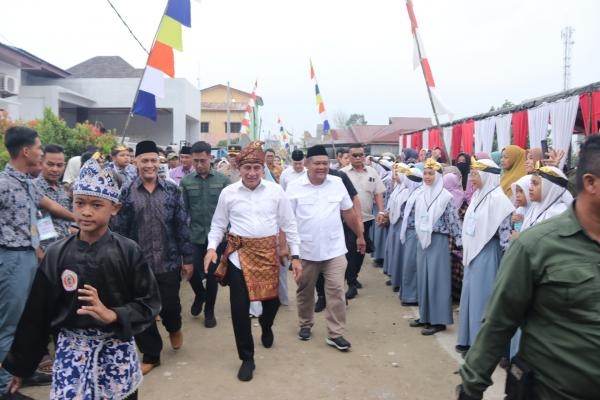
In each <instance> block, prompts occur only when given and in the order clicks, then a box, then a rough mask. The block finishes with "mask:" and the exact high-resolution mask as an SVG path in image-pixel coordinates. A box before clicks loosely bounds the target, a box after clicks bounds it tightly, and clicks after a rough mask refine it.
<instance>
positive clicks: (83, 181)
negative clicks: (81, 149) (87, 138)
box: [73, 157, 121, 203]
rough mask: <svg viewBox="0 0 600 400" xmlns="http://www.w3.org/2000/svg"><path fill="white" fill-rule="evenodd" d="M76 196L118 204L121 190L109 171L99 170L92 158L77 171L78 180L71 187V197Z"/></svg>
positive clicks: (98, 165)
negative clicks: (92, 197) (101, 199)
mask: <svg viewBox="0 0 600 400" xmlns="http://www.w3.org/2000/svg"><path fill="white" fill-rule="evenodd" d="M78 194H82V195H86V196H95V197H101V198H103V199H106V200H110V201H112V202H113V203H118V202H119V195H120V194H121V189H120V188H119V185H118V184H117V182H116V181H115V179H114V178H113V175H112V173H111V170H110V169H105V170H101V168H100V164H98V161H96V158H95V157H92V158H90V159H89V160H87V161H86V162H85V164H83V167H81V170H80V171H79V178H78V179H77V181H75V184H74V185H73V195H78Z"/></svg>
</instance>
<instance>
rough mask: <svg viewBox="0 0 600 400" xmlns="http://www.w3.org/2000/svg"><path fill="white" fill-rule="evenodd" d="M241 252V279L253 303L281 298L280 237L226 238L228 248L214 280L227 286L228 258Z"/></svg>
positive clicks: (229, 235) (234, 236) (228, 236)
mask: <svg viewBox="0 0 600 400" xmlns="http://www.w3.org/2000/svg"><path fill="white" fill-rule="evenodd" d="M234 251H237V252H238V255H239V258H240V264H241V267H242V275H243V276H244V281H245V282H246V288H247V289H248V297H249V298H250V301H261V300H270V299H274V298H277V297H278V296H279V259H278V256H277V236H276V235H273V236H267V237H262V238H246V237H241V236H236V235H231V234H227V247H226V248H225V252H224V253H223V256H222V257H221V262H220V263H219V266H218V267H217V269H216V271H215V277H216V278H217V281H219V282H220V283H221V284H226V283H225V282H226V280H227V279H226V276H227V268H228V259H229V255H230V254H231V253H233V252H234Z"/></svg>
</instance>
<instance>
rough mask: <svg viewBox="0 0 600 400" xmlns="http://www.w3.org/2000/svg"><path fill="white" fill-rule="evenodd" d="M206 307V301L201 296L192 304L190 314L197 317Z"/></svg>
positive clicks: (195, 298)
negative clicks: (203, 307)
mask: <svg viewBox="0 0 600 400" xmlns="http://www.w3.org/2000/svg"><path fill="white" fill-rule="evenodd" d="M203 305H204V301H203V300H202V298H201V297H200V296H196V297H194V302H193V303H192V307H191V308H190V314H192V316H193V317H197V316H198V315H200V313H201V312H202V306H203Z"/></svg>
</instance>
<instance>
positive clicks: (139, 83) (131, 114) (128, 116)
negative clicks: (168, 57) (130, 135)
mask: <svg viewBox="0 0 600 400" xmlns="http://www.w3.org/2000/svg"><path fill="white" fill-rule="evenodd" d="M169 1H170V0H167V4H165V11H163V13H162V16H161V17H160V22H159V23H158V28H156V33H154V39H153V40H152V47H151V48H150V52H148V51H146V54H148V57H147V58H146V64H145V65H146V66H145V67H144V70H143V71H142V76H141V77H140V80H139V82H138V84H137V89H136V90H135V97H134V98H133V103H131V107H129V113H128V114H127V119H126V120H125V126H123V135H121V143H123V142H125V133H126V131H127V128H128V127H129V121H130V120H131V119H132V118H133V113H132V111H133V105H134V104H135V101H136V100H137V97H138V94H139V93H140V86H141V85H142V79H143V78H144V73H145V72H146V68H148V61H149V60H150V53H151V52H152V49H153V48H154V43H155V42H156V38H157V37H158V32H159V31H160V25H161V23H162V20H163V18H164V17H165V14H166V13H167V8H168V7H169Z"/></svg>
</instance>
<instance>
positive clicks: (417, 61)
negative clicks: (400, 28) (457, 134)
mask: <svg viewBox="0 0 600 400" xmlns="http://www.w3.org/2000/svg"><path fill="white" fill-rule="evenodd" d="M406 9H407V10H408V17H409V18H410V29H411V31H412V33H413V38H414V40H415V47H414V51H413V67H414V68H415V69H416V68H417V67H418V66H419V65H420V66H421V68H422V69H423V74H424V75H425V83H426V84H427V87H428V88H429V91H430V93H431V98H432V100H433V105H434V107H435V112H436V113H437V114H446V115H448V116H450V119H452V113H451V112H450V111H449V110H448V107H446V105H445V104H444V101H443V100H442V99H441V97H440V95H439V94H438V93H437V90H436V88H435V81H434V80H433V73H432V72H431V66H430V65H429V60H428V59H427V55H426V54H425V46H424V45H423V41H422V40H421V35H420V34H419V25H418V24H417V18H416V17H415V11H414V9H413V4H412V0H406Z"/></svg>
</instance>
